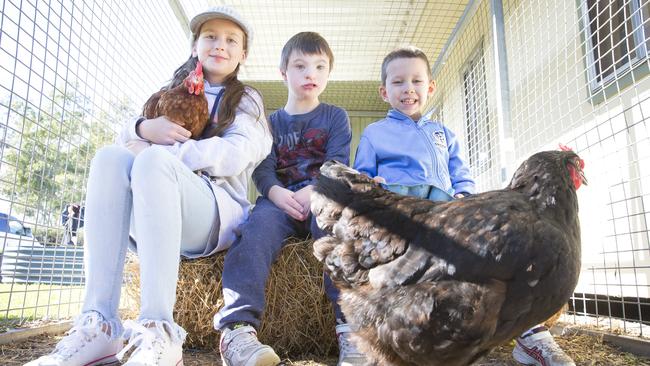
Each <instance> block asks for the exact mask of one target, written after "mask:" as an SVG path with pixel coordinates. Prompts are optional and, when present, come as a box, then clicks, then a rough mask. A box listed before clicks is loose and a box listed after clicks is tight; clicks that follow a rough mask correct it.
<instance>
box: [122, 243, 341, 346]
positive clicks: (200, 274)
mask: <svg viewBox="0 0 650 366" xmlns="http://www.w3.org/2000/svg"><path fill="white" fill-rule="evenodd" d="M312 243H313V241H312V240H308V241H296V240H293V241H292V242H290V243H289V244H287V245H286V246H285V247H284V249H282V252H281V253H280V256H279V258H278V260H277V261H276V262H275V263H274V264H273V267H272V269H271V274H270V276H269V282H268V283H267V286H266V300H267V303H266V309H265V315H264V318H263V319H262V327H261V329H260V331H259V333H258V336H259V338H260V341H261V342H262V343H264V344H268V345H270V346H272V347H273V348H274V349H275V351H276V352H277V353H278V354H279V355H280V356H281V357H288V356H298V355H305V354H313V355H328V354H331V353H332V352H334V351H335V350H336V347H337V345H336V334H335V332H334V326H335V319H334V312H333V310H332V306H331V304H330V302H329V300H328V299H327V297H326V296H325V290H324V285H323V272H322V265H321V264H320V263H319V262H318V261H317V260H316V258H315V257H314V256H313V254H312ZM224 256H225V253H219V254H217V255H214V256H211V257H208V258H200V259H194V260H182V261H181V266H180V271H179V279H178V285H177V289H176V306H175V308H174V319H175V320H176V322H177V323H178V324H179V325H180V326H182V327H183V328H184V329H185V330H186V331H187V332H188V335H187V339H186V340H185V347H187V348H209V349H215V350H217V351H218V343H219V334H218V333H217V332H216V331H215V330H214V328H213V325H212V318H213V317H214V314H215V313H216V312H217V311H218V310H219V309H220V308H221V307H222V306H223V297H222V294H221V273H222V270H223V260H224ZM126 273H127V274H128V276H129V277H131V278H130V280H129V281H127V286H126V293H127V296H128V297H129V298H130V300H131V301H133V303H135V304H138V307H139V304H140V281H139V277H140V276H139V269H138V267H137V260H130V261H129V263H127V265H126Z"/></svg>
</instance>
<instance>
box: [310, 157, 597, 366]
mask: <svg viewBox="0 0 650 366" xmlns="http://www.w3.org/2000/svg"><path fill="white" fill-rule="evenodd" d="M583 167H584V163H583V162H582V160H581V159H580V158H579V157H578V155H576V154H575V153H573V152H570V151H545V152H540V153H537V154H535V155H533V156H531V157H530V158H529V159H528V160H526V161H525V162H524V163H523V164H522V165H521V166H520V167H519V169H518V170H517V171H516V172H515V174H514V177H513V178H512V181H511V182H510V184H509V185H508V186H507V187H506V188H505V189H501V190H496V191H491V192H485V193H481V194H476V195H473V196H470V197H467V198H463V199H460V200H457V201H453V202H432V201H429V200H425V199H419V198H415V197H408V196H401V195H398V194H395V193H392V192H389V191H387V190H385V189H383V188H381V187H380V186H379V185H378V184H377V183H375V182H374V181H373V180H372V179H370V178H368V177H367V176H365V175H362V174H358V173H357V172H356V171H354V170H353V169H351V168H348V167H346V166H344V165H341V164H338V163H334V162H328V163H325V164H324V165H323V166H322V167H321V176H320V177H319V181H318V183H317V185H316V188H315V190H314V194H313V195H312V205H311V209H312V213H313V214H314V215H316V218H317V222H318V225H319V226H320V227H321V228H323V229H324V230H326V231H328V232H330V233H331V234H332V236H329V237H324V238H321V239H319V240H318V241H316V242H315V243H314V254H315V255H316V257H317V258H318V259H319V260H320V261H322V262H323V263H324V265H325V271H326V272H327V273H328V274H329V275H330V276H331V278H332V279H333V280H334V282H335V283H336V285H337V287H339V289H341V296H340V298H339V303H340V305H341V307H342V310H343V313H344V314H345V317H346V319H347V321H348V322H349V323H350V324H351V325H352V326H353V327H358V329H359V331H358V332H357V333H356V334H354V338H353V339H354V340H355V341H356V343H357V345H358V346H359V348H360V349H361V351H362V352H364V353H365V354H366V355H368V356H369V358H370V359H371V360H372V361H374V362H376V364H378V365H430V366H442V365H445V366H455V365H468V364H471V363H473V362H475V361H476V360H477V359H479V358H480V357H481V356H483V355H485V354H487V353H488V352H489V351H490V350H491V349H492V348H494V347H496V346H498V345H499V344H502V343H505V342H508V341H509V340H511V339H512V338H514V337H515V336H517V335H520V334H521V333H522V332H523V331H524V330H526V329H528V328H530V327H531V326H532V325H534V324H538V323H540V322H542V321H544V320H545V319H547V318H548V317H549V316H551V315H552V314H553V313H554V312H556V311H558V310H559V309H560V308H561V307H562V306H563V304H565V303H566V302H567V300H568V298H569V297H570V295H571V293H572V292H573V290H574V288H575V286H576V283H577V280H578V275H579V272H580V246H581V243H580V226H579V222H578V200H577V196H576V189H577V188H578V187H580V185H581V184H582V183H586V179H585V178H584V175H583V173H582V168H583Z"/></svg>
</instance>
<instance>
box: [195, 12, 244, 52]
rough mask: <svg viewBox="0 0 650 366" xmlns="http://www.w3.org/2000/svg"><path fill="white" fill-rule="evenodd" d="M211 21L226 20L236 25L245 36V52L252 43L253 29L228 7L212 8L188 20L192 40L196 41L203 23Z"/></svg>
mask: <svg viewBox="0 0 650 366" xmlns="http://www.w3.org/2000/svg"><path fill="white" fill-rule="evenodd" d="M212 19H226V20H230V21H231V22H233V23H235V24H237V25H238V26H239V27H240V28H241V29H242V30H243V31H244V34H245V35H246V52H248V49H249V48H250V46H251V43H252V42H253V28H252V27H251V26H250V24H249V23H248V22H247V21H246V20H244V17H242V16H241V14H239V13H238V12H237V11H235V9H233V8H231V7H228V6H223V5H221V6H213V7H211V8H209V9H207V10H205V11H203V12H201V13H198V14H196V15H195V16H194V17H193V18H192V20H190V31H191V32H192V40H196V38H197V37H198V33H199V30H200V29H201V26H202V25H203V23H205V22H207V21H208V20H212Z"/></svg>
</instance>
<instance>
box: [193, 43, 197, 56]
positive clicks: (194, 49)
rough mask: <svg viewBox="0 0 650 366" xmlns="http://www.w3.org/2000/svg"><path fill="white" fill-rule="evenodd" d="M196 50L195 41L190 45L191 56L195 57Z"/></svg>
mask: <svg viewBox="0 0 650 366" xmlns="http://www.w3.org/2000/svg"><path fill="white" fill-rule="evenodd" d="M197 55H198V52H196V42H194V44H193V45H192V57H196V56H197Z"/></svg>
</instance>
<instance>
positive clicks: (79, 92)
mask: <svg viewBox="0 0 650 366" xmlns="http://www.w3.org/2000/svg"><path fill="white" fill-rule="evenodd" d="M1 6H2V9H1V10H2V16H1V18H0V27H1V31H2V32H1V33H0V134H1V135H2V144H1V146H0V190H1V192H2V193H1V196H0V221H2V220H4V221H3V222H0V226H1V225H4V226H6V228H5V229H4V230H3V231H2V232H1V233H0V239H1V240H2V243H0V252H1V253H2V262H1V274H0V275H1V276H2V282H1V283H0V323H2V324H3V326H4V327H6V326H12V325H13V324H15V323H21V322H24V321H25V320H31V319H43V318H52V319H58V318H68V317H71V316H74V315H76V314H77V313H78V311H79V308H80V301H81V296H82V293H83V229H82V228H81V226H82V223H83V222H81V223H79V222H77V223H76V225H75V226H79V230H72V227H71V225H70V224H69V225H68V230H66V227H65V226H64V225H63V222H62V219H63V216H66V217H67V214H66V215H64V213H66V211H67V208H68V207H69V206H71V205H73V204H76V205H79V207H83V204H84V191H85V184H86V177H87V173H88V166H89V163H90V159H91V158H92V156H93V154H94V151H95V150H96V149H97V148H98V147H99V146H101V145H104V144H106V143H109V142H110V141H112V139H113V136H114V134H115V131H116V130H117V128H119V126H120V125H121V123H123V121H124V120H125V118H127V117H131V116H133V115H137V114H138V112H137V108H136V106H135V104H134V103H133V100H138V99H142V98H144V97H145V95H146V94H147V93H150V92H151V91H152V90H156V89H157V88H159V87H160V85H161V84H162V82H163V80H165V77H164V76H163V75H160V74H159V73H158V72H157V70H158V69H169V68H171V67H172V65H173V64H175V63H176V62H177V61H175V59H177V60H180V58H182V57H183V56H184V53H182V52H178V51H177V50H176V51H175V50H174V49H173V48H171V49H170V48H169V47H165V44H166V42H168V41H172V42H179V43H185V42H186V39H185V36H184V35H183V33H182V31H181V28H180V25H179V23H178V21H177V20H176V18H175V16H174V15H173V13H172V11H171V9H169V7H167V6H165V7H160V6H158V4H153V3H145V2H138V3H134V4H130V3H129V4H127V3H125V2H116V1H109V2H77V1H54V0H53V1H11V0H4V1H3V2H2V5H1ZM142 19H149V21H148V22H142V21H141V20H142ZM135 34H141V35H142V37H135ZM175 53H176V54H175ZM143 55H146V57H143ZM76 215H77V216H75V214H74V213H72V214H71V217H72V218H74V217H76V219H77V221H78V220H79V219H80V218H81V217H80V216H79V212H77V213H76ZM74 221H75V220H74V219H72V220H69V223H72V222H74ZM66 234H67V235H66Z"/></svg>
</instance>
